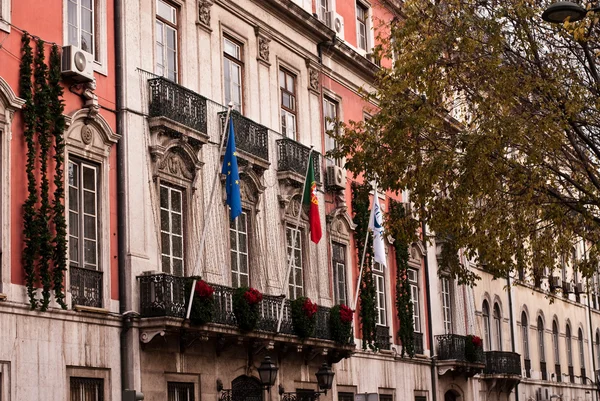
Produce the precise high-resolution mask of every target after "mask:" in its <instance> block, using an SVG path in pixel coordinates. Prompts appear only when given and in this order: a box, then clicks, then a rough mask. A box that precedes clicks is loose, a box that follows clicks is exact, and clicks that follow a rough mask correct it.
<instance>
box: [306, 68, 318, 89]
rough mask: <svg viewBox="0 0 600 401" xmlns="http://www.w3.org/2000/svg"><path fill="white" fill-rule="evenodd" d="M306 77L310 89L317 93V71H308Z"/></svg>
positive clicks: (312, 69)
mask: <svg viewBox="0 0 600 401" xmlns="http://www.w3.org/2000/svg"><path fill="white" fill-rule="evenodd" d="M308 77H309V82H308V84H309V86H310V89H312V90H315V91H318V90H319V71H317V70H315V69H314V68H311V69H310V70H308Z"/></svg>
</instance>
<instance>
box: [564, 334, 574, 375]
mask: <svg viewBox="0 0 600 401" xmlns="http://www.w3.org/2000/svg"><path fill="white" fill-rule="evenodd" d="M565 340H566V345H567V364H568V365H569V367H572V366H573V349H572V348H571V327H569V325H568V324H567V328H566V329H565Z"/></svg>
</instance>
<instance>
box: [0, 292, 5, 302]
mask: <svg viewBox="0 0 600 401" xmlns="http://www.w3.org/2000/svg"><path fill="white" fill-rule="evenodd" d="M0 301H6V294H4V293H1V292H0Z"/></svg>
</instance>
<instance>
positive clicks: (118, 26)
mask: <svg viewBox="0 0 600 401" xmlns="http://www.w3.org/2000/svg"><path fill="white" fill-rule="evenodd" d="M113 7H114V14H115V16H114V24H115V32H114V40H115V93H116V106H117V133H118V134H119V135H120V136H121V139H120V140H119V142H118V143H117V219H118V225H117V233H118V236H119V238H118V246H119V251H118V270H119V274H118V276H119V313H120V314H121V315H122V319H123V320H122V328H121V333H120V350H121V352H120V357H121V389H122V390H126V389H129V388H131V384H132V383H131V380H130V377H131V376H130V375H131V374H132V371H131V364H130V359H129V356H130V355H129V354H130V351H131V350H130V348H129V342H128V337H129V336H128V334H129V331H130V329H131V326H132V324H133V316H132V314H131V313H125V312H126V311H127V310H128V308H127V306H128V304H129V302H128V301H127V299H128V291H127V285H126V278H127V277H126V269H125V267H126V265H127V263H126V257H127V252H126V250H125V247H126V241H125V237H126V234H127V232H126V227H125V215H126V204H125V178H126V177H125V151H124V149H123V138H124V137H125V132H124V131H125V130H124V124H123V119H124V118H123V117H124V116H123V113H124V110H123V103H124V94H123V46H122V44H121V41H122V39H123V1H122V0H114V1H113Z"/></svg>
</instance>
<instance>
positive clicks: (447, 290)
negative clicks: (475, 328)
mask: <svg viewBox="0 0 600 401" xmlns="http://www.w3.org/2000/svg"><path fill="white" fill-rule="evenodd" d="M440 282H441V287H442V291H441V295H442V318H443V324H444V333H446V334H452V331H453V328H452V289H451V287H450V279H449V278H448V277H442V278H441V279H440Z"/></svg>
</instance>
